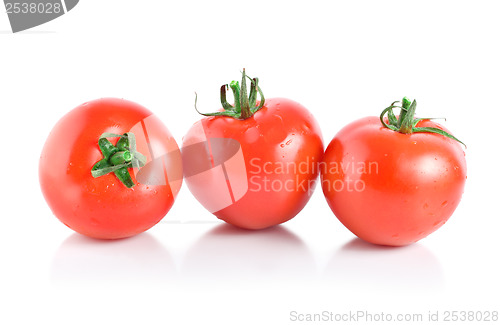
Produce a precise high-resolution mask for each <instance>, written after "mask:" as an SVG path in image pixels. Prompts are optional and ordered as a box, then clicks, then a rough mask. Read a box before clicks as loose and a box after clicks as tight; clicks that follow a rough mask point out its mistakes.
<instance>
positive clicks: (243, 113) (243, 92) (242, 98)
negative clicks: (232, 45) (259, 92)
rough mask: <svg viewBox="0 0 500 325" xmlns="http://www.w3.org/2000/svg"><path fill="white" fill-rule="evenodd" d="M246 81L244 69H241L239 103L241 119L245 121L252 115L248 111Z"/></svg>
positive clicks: (248, 101) (248, 102)
mask: <svg viewBox="0 0 500 325" xmlns="http://www.w3.org/2000/svg"><path fill="white" fill-rule="evenodd" d="M247 96H248V95H247V79H246V74H245V68H243V73H242V77H241V92H240V103H241V119H242V120H246V119H247V118H249V117H250V116H251V115H252V112H251V111H250V100H249V98H248V97H247Z"/></svg>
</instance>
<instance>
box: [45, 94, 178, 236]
mask: <svg viewBox="0 0 500 325" xmlns="http://www.w3.org/2000/svg"><path fill="white" fill-rule="evenodd" d="M106 132H108V133H112V134H115V136H114V137H113V136H109V135H108V136H107V137H106V138H103V139H100V137H101V135H102V134H103V133H106ZM123 134H127V135H128V136H123V137H117V136H116V135H123ZM130 134H132V135H130ZM132 137H133V138H135V142H136V144H135V146H136V148H135V149H134V148H132V146H133V144H132ZM121 145H124V146H123V148H122V149H123V150H122V151H120V150H118V149H114V148H119V147H120V148H121ZM103 146H108V147H107V148H108V149H110V148H111V149H112V151H113V153H116V152H115V151H119V153H118V154H117V155H114V157H115V158H111V157H109V159H106V157H105V155H104V154H103V149H102V148H103ZM126 152H129V153H128V154H127V153H126ZM137 152H138V153H137ZM120 153H125V157H126V158H128V159H127V160H126V161H123V160H124V159H126V158H122V159H120V157H119V156H120ZM138 157H142V158H143V159H144V158H145V160H146V161H145V166H144V167H142V168H140V169H139V167H140V166H138V165H139V163H138V160H137V159H136V158H138ZM112 159H114V160H113V163H111V162H110V161H111V160H112ZM132 162H134V165H132ZM96 163H99V164H100V165H99V164H98V165H96ZM140 165H142V164H140ZM95 166H96V167H95ZM97 166H101V167H107V168H109V167H112V168H114V166H118V167H119V166H125V167H122V168H120V169H119V170H117V171H116V173H114V172H110V173H107V174H105V175H103V176H100V177H97V176H96V177H94V176H93V172H92V170H93V168H94V169H98V168H97ZM118 167H116V168H118ZM105 171H106V170H104V172H105ZM39 175H40V185H41V188H42V192H43V195H44V197H45V199H46V201H47V203H48V204H49V206H50V208H51V209H52V212H53V213H54V214H55V215H56V217H57V218H59V220H61V221H62V222H63V223H64V224H65V225H67V226H68V227H69V228H71V229H73V230H75V231H77V232H79V233H81V234H84V235H87V236H90V237H95V238H106V239H114V238H123V237H129V236H133V235H135V234H138V233H141V232H143V231H145V230H147V229H149V228H150V227H152V226H153V225H155V224H156V223H157V222H159V221H160V220H161V219H162V218H163V217H164V216H165V214H166V213H167V212H168V211H169V210H170V208H171V206H172V204H173V203H174V198H175V196H176V195H177V193H178V191H179V189H180V187H181V184H182V162H181V157H180V152H179V150H178V147H177V143H176V142H175V140H174V138H173V137H172V135H171V134H170V132H169V131H168V130H167V128H166V127H165V126H164V125H163V124H162V123H161V121H160V120H159V119H158V118H157V117H156V116H154V115H153V114H152V113H151V112H150V111H149V110H147V109H146V108H144V107H142V106H140V105H138V104H136V103H133V102H130V101H126V100H123V99H114V98H105V99H99V100H94V101H91V102H88V103H85V104H83V105H80V106H78V107H77V108H75V109H73V110H72V111H70V112H69V113H68V114H66V115H65V116H64V117H63V118H62V119H61V120H60V121H59V122H58V123H57V124H56V126H55V127H54V128H53V130H52V132H51V133H50V135H49V137H48V139H47V141H46V143H45V146H44V148H43V151H42V154H41V157H40V165H39ZM117 175H119V176H120V178H118V176H117ZM122 179H124V181H123V182H122V181H121V180H122ZM129 187H130V188H129Z"/></svg>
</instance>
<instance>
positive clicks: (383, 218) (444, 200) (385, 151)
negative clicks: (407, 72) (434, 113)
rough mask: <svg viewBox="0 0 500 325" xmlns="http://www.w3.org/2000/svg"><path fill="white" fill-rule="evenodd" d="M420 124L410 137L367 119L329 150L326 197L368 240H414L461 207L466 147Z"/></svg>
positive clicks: (338, 137) (397, 243)
mask: <svg viewBox="0 0 500 325" xmlns="http://www.w3.org/2000/svg"><path fill="white" fill-rule="evenodd" d="M415 106H416V102H415ZM394 118H395V117H394ZM385 122H386V123H387V120H385ZM413 122H418V123H417V124H416V125H414V127H413V132H412V133H409V134H404V133H401V132H398V130H392V129H389V128H387V127H385V126H384V125H383V124H382V123H381V121H380V119H379V118H378V117H366V118H362V119H360V120H358V121H355V122H353V123H351V124H349V125H347V126H345V127H344V128H343V129H342V130H340V132H338V134H337V135H336V136H335V138H334V139H333V140H332V142H331V143H330V145H329V146H328V148H327V149H326V152H325V156H324V162H323V165H322V168H321V170H322V187H323V193H324V194H325V196H326V200H327V202H328V204H329V205H330V208H331V209H332V211H333V212H334V214H335V215H336V216H337V218H338V219H339V220H340V221H341V222H342V223H343V224H344V225H345V226H346V227H347V228H348V229H349V230H350V231H352V232H353V233H354V234H355V235H356V236H358V237H360V238H362V239H364V240H366V241H368V242H371V243H374V244H381V245H391V246H401V245H407V244H410V243H414V242H416V241H418V240H420V239H422V238H424V237H426V236H427V235H429V234H430V233H432V232H434V231H435V230H437V229H438V228H439V227H441V226H442V225H443V224H444V223H445V222H446V221H447V220H448V218H449V217H450V216H451V215H452V214H453V212H454V211H455V208H456V207H457V205H458V203H459V202H460V199H461V196H462V193H463V190H464V185H465V179H466V163H465V153H464V151H463V150H462V147H461V145H460V144H459V142H458V141H456V140H455V139H451V138H449V137H446V136H443V135H441V134H436V133H434V132H437V131H436V130H435V129H438V130H445V129H444V128H443V127H442V126H440V125H439V124H437V123H434V122H431V121H429V120H422V121H417V120H413ZM395 128H397V126H395ZM422 128H424V129H422ZM428 128H435V129H428ZM426 130H427V131H428V132H425V131H426ZM445 131H446V130H445ZM450 136H451V135H450Z"/></svg>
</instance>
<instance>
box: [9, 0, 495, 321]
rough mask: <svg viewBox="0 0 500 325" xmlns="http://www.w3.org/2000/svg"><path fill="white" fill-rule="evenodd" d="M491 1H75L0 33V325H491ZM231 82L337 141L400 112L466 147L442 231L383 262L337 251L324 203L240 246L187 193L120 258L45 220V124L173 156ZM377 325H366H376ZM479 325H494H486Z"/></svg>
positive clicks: (367, 253)
mask: <svg viewBox="0 0 500 325" xmlns="http://www.w3.org/2000/svg"><path fill="white" fill-rule="evenodd" d="M498 4H499V3H498V2H496V1H469V2H465V1H378V2H375V1H349V2H347V1H307V2H306V1H245V2H240V1H188V0H184V1H154V0H141V1H126V0H106V1H102V0H101V1H99V0H82V1H80V3H79V4H78V5H77V6H76V7H75V8H74V9H73V10H72V11H70V12H69V13H68V14H66V15H64V16H63V17H60V18H59V19H56V20H54V21H52V22H49V23H47V24H45V25H42V26H39V27H36V28H34V29H31V30H29V31H26V32H22V33H18V34H12V33H11V31H10V26H9V24H8V19H7V15H6V14H5V13H4V12H3V9H2V12H1V13H0V109H1V121H2V126H1V128H0V135H1V141H2V150H1V153H2V159H0V164H1V170H2V175H1V177H0V179H1V182H2V186H1V191H2V192H1V199H0V200H1V207H2V212H1V219H0V250H1V255H0V259H1V261H2V263H1V265H2V266H1V267H0V298H1V300H2V301H1V302H0V323H1V324H40V323H44V324H86V325H88V324H118V323H120V324H206V323H211V324H292V323H297V322H292V321H291V320H290V312H291V311H297V312H298V313H321V312H322V311H331V312H334V313H348V312H349V311H356V310H366V311H368V312H371V313H381V312H384V313H392V314H397V313H423V314H424V319H426V317H427V313H428V311H429V310H431V311H436V310H439V311H440V312H441V315H443V313H444V312H445V311H450V310H459V311H460V310H463V311H469V310H471V311H493V310H496V311H498V310H499V309H500V305H499V301H500V296H499V289H500V284H499V274H500V266H499V263H498V259H499V253H498V249H499V239H498V230H497V229H498V227H499V226H500V221H499V218H498V217H499V213H498V202H499V191H498V183H499V181H500V177H499V173H498V168H499V167H498V156H499V155H498V150H499V146H498V140H497V138H496V137H497V136H498V131H497V128H498V126H497V123H498V121H499V120H500V114H499V110H500V107H499V106H500V105H499V96H498V94H499V90H500V78H499V75H500V63H499V62H500V48H499V45H498V44H499V37H498V35H499V31H500V19H499V18H498V14H499V10H500V6H499V5H498ZM243 67H245V68H246V69H247V72H248V74H250V75H251V76H258V77H259V78H260V80H261V84H260V85H261V86H262V88H263V90H264V93H265V94H266V97H269V98H271V97H289V98H291V99H294V100H296V101H298V102H300V103H302V104H303V105H305V106H306V107H307V108H309V110H310V111H311V112H313V114H314V115H315V116H316V118H317V119H318V121H319V123H320V126H321V127H322V130H323V137H324V140H325V145H326V144H327V143H328V142H329V141H330V140H331V139H332V138H333V136H334V135H335V133H336V132H337V131H338V130H339V129H340V128H341V127H342V126H343V125H345V124H347V123H349V122H350V121H352V120H354V119H357V118H361V117H363V116H367V115H378V114H379V113H380V111H381V110H382V109H383V108H384V107H386V106H387V105H388V104H389V103H391V102H392V101H394V100H398V99H400V98H402V97H403V96H408V97H410V98H416V99H417V100H418V102H419V107H418V110H417V114H419V115H420V116H437V117H441V116H446V117H447V118H448V120H447V121H446V122H444V123H445V125H446V126H447V127H448V128H449V129H450V130H452V132H453V133H454V134H455V135H456V136H457V137H459V138H460V139H462V140H463V141H464V142H465V143H466V144H467V149H465V151H466V154H467V163H468V180H467V184H466V190H465V194H464V196H463V200H462V202H461V204H460V205H459V207H458V209H457V210H456V212H455V214H454V215H453V216H452V217H451V219H450V221H449V222H448V223H447V224H446V225H445V226H443V227H442V228H441V229H440V230H438V231H437V232H436V233H434V234H432V235H430V236H429V237H428V238H426V239H423V240H422V241H420V242H419V243H417V244H415V245H412V246H409V247H406V248H398V249H389V248H382V247H375V246H371V245H367V244H364V243H363V242H361V241H359V240H353V238H354V236H353V235H352V234H351V233H350V232H349V231H348V230H347V229H345V228H344V227H343V226H342V225H341V224H340V223H339V222H338V221H337V219H336V218H335V216H334V215H333V214H332V212H331V211H330V209H329V208H328V205H327V204H326V201H325V199H324V197H323V195H322V193H321V191H316V193H315V194H314V196H313V198H312V199H311V201H310V203H309V204H308V205H307V206H306V207H305V208H304V210H303V211H302V212H301V213H300V214H299V215H298V216H297V217H296V218H295V219H293V220H292V221H290V222H288V223H286V224H285V225H284V226H281V227H275V228H272V229H269V230H267V231H261V232H242V231H237V230H235V229H234V228H231V227H224V226H221V225H222V223H221V222H220V221H218V220H217V219H216V218H215V217H214V216H212V215H211V214H210V213H208V212H207V211H205V210H204V209H203V207H202V206H201V205H200V204H198V202H197V201H196V200H195V199H194V198H193V197H192V196H191V194H190V193H189V190H188V189H187V187H186V186H184V187H183V188H182V190H181V193H180V195H179V197H178V200H177V201H176V203H175V204H174V207H173V208H172V209H171V211H170V212H169V213H168V215H167V216H166V217H165V218H164V220H163V221H162V222H161V223H160V224H158V225H157V226H156V227H154V228H153V229H151V230H150V231H148V232H147V233H145V234H142V235H139V236H136V237H134V238H131V239H127V240H120V241H110V242H102V241H95V240H91V239H87V238H84V237H83V236H80V235H77V234H74V233H73V232H72V231H71V230H70V229H68V228H66V227H65V226H64V225H63V224H62V223H60V222H59V221H58V220H57V219H56V218H55V217H54V216H53V215H52V213H51V211H50V210H49V208H48V207H47V205H46V204H45V202H44V199H43V197H42V195H41V192H40V189H39V184H38V158H39V155H40V152H41V148H42V145H43V143H44V141H45V138H46V137H47V135H48V134H49V132H50V130H51V128H52V127H53V125H54V124H55V123H56V121H57V120H58V119H59V118H60V117H61V116H62V115H63V114H65V113H66V112H68V111H69V110H70V109H72V108H74V107H76V106H77V105H79V104H81V103H83V102H85V101H88V100H91V99H96V98H100V97H110V96H112V97H120V98H126V99H129V100H132V101H136V102H138V103H140V104H142V105H144V106H146V107H148V108H149V109H150V110H152V111H154V112H155V113H156V114H157V115H158V116H159V117H160V118H161V119H162V120H163V121H164V122H165V124H166V125H167V126H168V128H169V129H170V131H171V132H172V133H173V134H174V135H175V137H176V139H177V141H178V142H180V141H181V139H182V136H183V134H184V133H185V132H186V131H187V130H188V128H189V127H190V126H191V125H192V123H194V122H195V121H196V120H198V119H199V118H200V116H198V115H197V114H196V112H195V110H194V108H193V103H194V91H197V92H198V95H199V107H200V109H202V110H204V111H213V110H215V109H217V108H218V107H219V106H220V103H219V98H218V91H219V87H220V85H222V84H223V83H227V82H229V81H231V80H233V79H239V78H240V73H239V71H240V70H241V69H242V68H243ZM379 323H381V322H379ZM476 323H477V322H476ZM490 323H491V322H490Z"/></svg>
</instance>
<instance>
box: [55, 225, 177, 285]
mask: <svg viewBox="0 0 500 325" xmlns="http://www.w3.org/2000/svg"><path fill="white" fill-rule="evenodd" d="M176 276H177V275H176V270H175V266H174V264H173V261H172V258H171V256H170V254H169V253H168V252H167V250H166V249H165V248H164V247H163V245H162V244H161V243H160V242H159V241H158V240H156V239H155V238H154V237H153V236H152V235H151V234H148V233H142V234H139V235H137V236H134V237H130V238H125V239H118V240H101V239H93V238H89V237H86V236H83V235H80V234H77V233H75V234H72V235H71V236H69V237H68V238H67V239H66V240H64V242H63V243H62V244H61V246H60V247H59V249H58V250H57V252H56V254H55V256H54V259H53V261H52V266H51V272H50V280H51V283H52V284H54V285H61V286H113V287H115V286H120V287H124V288H126V287H128V286H134V285H138V286H148V285H150V286H157V285H158V284H162V283H168V282H172V281H175V277H176Z"/></svg>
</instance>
